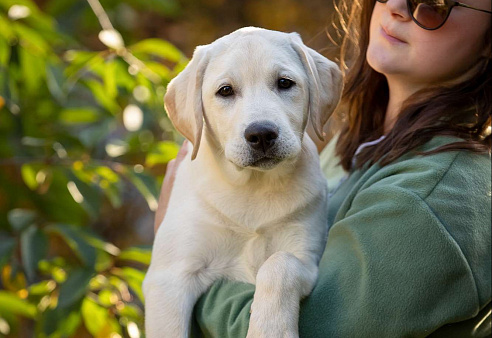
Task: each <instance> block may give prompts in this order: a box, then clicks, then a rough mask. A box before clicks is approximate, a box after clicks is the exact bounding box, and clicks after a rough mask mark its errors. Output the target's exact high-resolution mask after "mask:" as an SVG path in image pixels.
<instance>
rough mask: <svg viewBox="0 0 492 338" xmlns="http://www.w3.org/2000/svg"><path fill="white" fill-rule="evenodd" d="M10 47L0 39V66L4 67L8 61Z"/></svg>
mask: <svg viewBox="0 0 492 338" xmlns="http://www.w3.org/2000/svg"><path fill="white" fill-rule="evenodd" d="M1 26H2V25H1V19H0V31H1ZM10 50H11V48H10V45H9V44H8V43H7V41H6V40H4V39H0V66H3V67H6V66H7V65H8V63H9V60H10Z"/></svg>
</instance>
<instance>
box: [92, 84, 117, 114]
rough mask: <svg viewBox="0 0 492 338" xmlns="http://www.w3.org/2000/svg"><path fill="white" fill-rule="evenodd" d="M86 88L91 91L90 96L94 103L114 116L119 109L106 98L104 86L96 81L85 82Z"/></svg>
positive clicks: (111, 100) (110, 99)
mask: <svg viewBox="0 0 492 338" xmlns="http://www.w3.org/2000/svg"><path fill="white" fill-rule="evenodd" d="M85 83H86V84H87V86H88V88H89V89H90V90H91V92H92V95H94V98H95V99H96V101H97V102H98V103H99V104H100V105H101V106H102V107H103V108H105V109H107V110H108V111H109V112H111V113H112V114H116V113H117V112H118V111H119V110H120V107H119V106H118V104H117V103H116V101H114V100H113V99H112V98H111V97H109V96H107V94H106V90H105V88H104V85H103V84H102V83H100V82H99V81H97V80H86V81H85Z"/></svg>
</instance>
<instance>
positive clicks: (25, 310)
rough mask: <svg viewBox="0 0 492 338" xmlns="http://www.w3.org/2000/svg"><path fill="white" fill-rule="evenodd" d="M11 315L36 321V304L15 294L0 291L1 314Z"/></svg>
mask: <svg viewBox="0 0 492 338" xmlns="http://www.w3.org/2000/svg"><path fill="white" fill-rule="evenodd" d="M2 313H11V314H16V315H19V316H23V317H27V318H31V319H34V317H35V316H36V314H37V309H36V306H35V305H34V304H30V303H28V302H27V301H25V300H23V299H21V298H19V297H18V296H16V295H15V294H13V293H10V292H7V291H1V290H0V314H2Z"/></svg>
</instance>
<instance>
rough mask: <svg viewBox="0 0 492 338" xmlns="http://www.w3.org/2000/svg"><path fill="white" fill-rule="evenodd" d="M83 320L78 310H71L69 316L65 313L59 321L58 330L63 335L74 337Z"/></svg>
mask: <svg viewBox="0 0 492 338" xmlns="http://www.w3.org/2000/svg"><path fill="white" fill-rule="evenodd" d="M81 321H82V316H81V314H80V312H79V311H78V310H77V311H72V312H70V314H69V315H68V316H67V315H66V314H63V316H61V318H60V320H59V321H58V322H57V328H56V332H57V333H58V334H60V336H61V337H74V336H75V332H76V331H77V329H78V328H79V326H80V323H81Z"/></svg>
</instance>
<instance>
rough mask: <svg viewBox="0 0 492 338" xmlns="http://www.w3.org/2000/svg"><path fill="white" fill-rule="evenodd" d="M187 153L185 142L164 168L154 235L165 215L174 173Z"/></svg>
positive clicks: (186, 142) (186, 143) (174, 176)
mask: <svg viewBox="0 0 492 338" xmlns="http://www.w3.org/2000/svg"><path fill="white" fill-rule="evenodd" d="M187 153H188V141H187V140H185V141H184V142H183V145H182V146H181V148H180V149H179V152H178V155H177V156H176V158H175V159H172V160H171V161H169V163H168V164H167V167H166V176H164V181H163V182H162V187H161V194H160V195H159V204H158V206H157V210H156V212H155V218H154V234H155V233H157V229H159V227H160V226H161V223H162V221H163V220H164V216H165V215H166V211H167V205H168V204H169V198H170V197H171V190H172V188H173V185H174V179H175V178H176V172H177V170H178V167H179V164H180V163H181V161H183V159H184V158H185V157H186V154H187Z"/></svg>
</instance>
